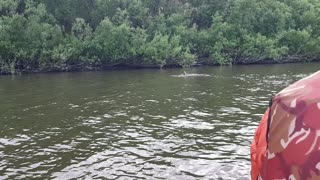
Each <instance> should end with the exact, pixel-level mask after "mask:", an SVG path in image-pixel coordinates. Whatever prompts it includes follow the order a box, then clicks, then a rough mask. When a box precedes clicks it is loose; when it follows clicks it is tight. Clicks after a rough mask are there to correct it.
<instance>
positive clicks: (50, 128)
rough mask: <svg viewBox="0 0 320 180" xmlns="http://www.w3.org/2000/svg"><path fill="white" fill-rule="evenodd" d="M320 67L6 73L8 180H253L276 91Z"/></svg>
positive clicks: (3, 134)
mask: <svg viewBox="0 0 320 180" xmlns="http://www.w3.org/2000/svg"><path fill="white" fill-rule="evenodd" d="M318 68H319V65H318V64H305V65H300V64H295V65H274V66H234V67H222V68H213V67H205V68H194V69H190V71H192V73H193V74H208V75H210V77H203V76H192V77H188V78H176V77H172V76H171V75H172V74H181V70H179V69H170V70H139V71H135V70H132V71H110V72H89V73H60V74H41V75H40V74H36V75H25V76H21V77H20V76H18V77H14V78H12V77H6V76H2V77H0V99H1V101H2V104H1V106H0V122H1V126H0V179H25V178H50V179H51V178H55V179H78V178H82V179H92V178H103V177H107V178H109V179H199V178H200V179H219V178H220V179H249V173H250V172H249V170H250V161H249V145H250V142H251V140H252V137H253V133H254V131H255V128H256V126H257V125H258V123H259V119H260V117H261V115H262V114H263V113H264V110H265V108H266V107H267V105H268V102H269V98H270V97H271V96H272V95H273V94H274V93H276V92H278V91H279V90H281V89H282V88H284V87H285V86H287V85H289V84H290V83H292V82H294V81H296V80H298V79H300V78H303V77H305V76H307V75H309V74H310V73H312V72H314V71H316V70H317V69H318Z"/></svg>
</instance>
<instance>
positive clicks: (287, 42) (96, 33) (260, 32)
mask: <svg viewBox="0 0 320 180" xmlns="http://www.w3.org/2000/svg"><path fill="white" fill-rule="evenodd" d="M0 16H1V17H0V72H1V73H14V72H16V71H33V70H40V71H45V70H50V71H51V70H57V71H68V70H72V69H73V68H75V67H79V68H101V67H104V66H112V65H118V64H126V65H136V66H139V65H141V66H159V67H163V66H169V65H178V66H181V67H187V66H190V65H193V64H195V63H203V64H220V65H228V64H239V63H259V62H264V61H266V60H268V62H290V61H312V60H318V59H319V57H320V1H319V0H0Z"/></svg>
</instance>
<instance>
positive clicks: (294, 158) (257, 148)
mask: <svg viewBox="0 0 320 180" xmlns="http://www.w3.org/2000/svg"><path fill="white" fill-rule="evenodd" d="M271 104H272V105H271V106H270V107H269V108H270V111H269V110H267V112H266V113H265V115H264V116H263V118H262V120H261V123H260V125H259V127H258V129H257V131H256V134H255V137H254V141H253V142H252V145H251V161H252V172H251V178H252V179H253V180H256V179H257V178H258V177H259V179H262V180H274V179H295V180H304V179H306V180H307V179H310V180H316V179H320V71H319V72H317V73H315V74H313V75H311V76H309V77H307V78H304V79H302V80H300V81H298V82H296V83H294V84H292V85H291V86H289V87H287V88H285V89H284V90H282V91H281V92H280V93H278V94H277V95H275V96H274V98H273V99H272V103H271ZM269 113H270V114H269ZM268 118H269V120H270V122H268ZM268 123H269V124H268ZM268 125H269V129H268V132H267V126H268ZM266 137H268V139H266Z"/></svg>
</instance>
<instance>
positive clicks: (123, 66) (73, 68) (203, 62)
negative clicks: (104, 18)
mask: <svg viewBox="0 0 320 180" xmlns="http://www.w3.org/2000/svg"><path fill="white" fill-rule="evenodd" d="M310 62H320V60H318V59H314V60H311V61H301V59H299V58H293V57H291V58H284V59H281V60H279V61H275V60H272V59H263V60H261V59H260V60H259V59H257V60H250V61H248V60H246V61H238V62H237V63H235V64H230V65H259V64H260V65H261V64H290V63H310ZM202 66H221V65H220V64H219V63H218V62H214V61H209V60H208V59H199V61H198V62H197V63H195V64H193V65H191V66H190V67H202ZM226 66H228V65H226ZM168 68H183V67H182V66H181V65H179V64H167V65H164V66H160V65H156V64H131V63H115V64H104V65H99V66H93V65H88V64H79V65H68V66H67V65H66V66H64V67H63V68H58V67H43V68H29V69H16V70H15V73H14V74H16V75H17V74H18V75H21V74H31V73H52V72H86V71H108V70H129V69H168ZM11 74H12V73H11V72H9V71H1V69H0V75H11Z"/></svg>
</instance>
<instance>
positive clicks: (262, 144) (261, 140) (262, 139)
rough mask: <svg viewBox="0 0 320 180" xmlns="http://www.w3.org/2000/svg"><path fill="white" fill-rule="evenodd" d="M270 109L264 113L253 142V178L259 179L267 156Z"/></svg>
mask: <svg viewBox="0 0 320 180" xmlns="http://www.w3.org/2000/svg"><path fill="white" fill-rule="evenodd" d="M268 117H269V109H267V111H266V112H265V114H264V115H263V117H262V119H261V122H260V124H259V127H258V129H257V130H256V132H255V135H254V139H253V141H252V143H251V179H254V180H255V179H257V178H258V176H259V172H260V170H261V167H262V163H263V161H264V160H265V158H266V149H267V141H266V138H267V127H268Z"/></svg>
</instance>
